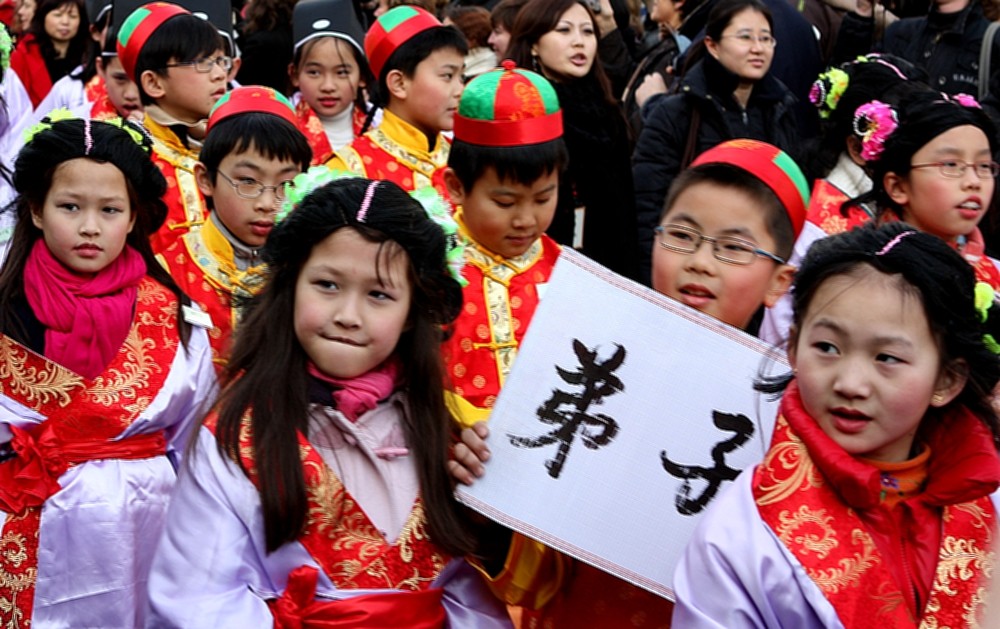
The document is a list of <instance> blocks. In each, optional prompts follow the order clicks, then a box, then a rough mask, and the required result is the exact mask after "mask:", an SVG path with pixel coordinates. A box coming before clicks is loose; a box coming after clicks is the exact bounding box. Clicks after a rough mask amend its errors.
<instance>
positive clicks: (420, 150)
mask: <svg viewBox="0 0 1000 629" xmlns="http://www.w3.org/2000/svg"><path fill="white" fill-rule="evenodd" d="M450 151H451V143H450V142H449V141H448V140H447V139H446V138H445V137H444V136H442V135H441V134H438V137H437V140H436V142H435V144H434V146H431V147H429V146H428V145H427V136H426V135H424V134H423V132H422V131H420V130H418V129H417V128H416V127H414V126H413V125H411V124H409V123H407V122H406V121H404V120H402V119H401V118H399V116H396V115H395V114H393V113H392V111H390V110H388V109H386V110H384V111H383V116H382V122H381V124H379V126H378V128H377V129H372V130H371V131H369V132H368V133H365V134H364V135H363V136H361V137H359V138H356V139H355V140H354V142H352V143H351V144H350V146H345V147H344V148H342V149H340V150H339V151H337V152H336V154H335V155H334V156H333V158H332V159H331V160H330V161H328V162H327V163H326V165H327V167H328V168H331V169H333V170H347V171H350V172H353V173H357V174H359V175H361V176H363V177H367V178H368V179H386V180H388V181H391V182H393V183H395V184H398V185H399V187H401V188H402V189H403V190H406V191H407V192H410V191H412V190H416V189H417V188H423V187H426V186H434V189H435V190H437V191H438V193H439V194H440V195H441V196H442V197H443V198H445V199H448V198H449V196H448V192H447V190H446V189H445V186H444V170H445V168H446V167H447V166H448V154H449V152H450Z"/></svg>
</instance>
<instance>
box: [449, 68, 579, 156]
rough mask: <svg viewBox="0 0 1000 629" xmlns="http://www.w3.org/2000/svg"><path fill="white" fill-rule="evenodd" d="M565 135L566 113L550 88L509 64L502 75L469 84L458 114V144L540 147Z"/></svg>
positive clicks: (537, 76) (493, 73)
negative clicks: (564, 114)
mask: <svg viewBox="0 0 1000 629" xmlns="http://www.w3.org/2000/svg"><path fill="white" fill-rule="evenodd" d="M562 133H563V120H562V110H561V109H559V98H558V97H557V96H556V91H555V89H553V88H552V84H551V83H549V82H548V80H546V79H545V77H543V76H541V75H540V74H536V73H534V72H532V71H530V70H525V69H523V68H517V67H515V65H514V62H513V61H511V60H509V59H508V60H506V61H504V62H503V68H502V69H497V70H491V71H489V72H486V73H485V74H480V75H479V76H477V77H476V78H474V79H472V80H471V81H469V84H468V85H466V86H465V91H464V92H462V100H460V101H459V103H458V113H456V114H455V139H456V140H461V141H462V142H468V143H469V144H477V145H479V146H524V145H526V144H540V143H542V142H548V141H550V140H555V139H557V138H560V137H562Z"/></svg>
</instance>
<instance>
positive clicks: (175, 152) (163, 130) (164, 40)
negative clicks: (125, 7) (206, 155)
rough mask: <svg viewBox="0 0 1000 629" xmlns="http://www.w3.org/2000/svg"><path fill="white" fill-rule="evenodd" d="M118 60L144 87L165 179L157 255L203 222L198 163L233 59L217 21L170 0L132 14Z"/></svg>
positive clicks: (147, 121)
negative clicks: (164, 206) (163, 217)
mask: <svg viewBox="0 0 1000 629" xmlns="http://www.w3.org/2000/svg"><path fill="white" fill-rule="evenodd" d="M118 59H119V60H120V61H121V64H122V67H123V68H125V72H126V73H127V74H128V75H129V76H130V77H132V79H133V80H135V82H136V84H137V85H138V86H139V99H140V100H141V102H142V104H143V106H144V107H145V116H144V118H143V124H144V126H145V127H146V129H147V130H148V131H149V133H150V134H151V135H152V136H153V148H154V161H155V162H156V164H157V166H159V167H160V170H162V171H163V175H164V177H166V178H167V196H166V197H165V199H164V201H166V203H167V220H166V222H165V223H164V225H163V227H162V228H160V230H159V231H158V232H157V233H156V234H155V235H154V236H153V239H152V244H153V251H154V252H156V253H159V252H161V251H164V250H165V249H166V248H167V247H169V246H170V245H171V244H173V243H174V242H176V241H177V240H180V238H181V236H183V235H184V233H185V232H186V231H188V230H189V229H191V228H192V227H194V226H197V225H200V224H201V223H203V222H204V220H205V216H206V214H207V212H206V209H205V202H204V200H203V199H202V198H201V195H200V194H199V192H198V186H197V184H196V181H195V174H194V167H195V164H196V163H197V162H198V149H199V148H200V146H201V140H202V139H204V137H205V124H206V119H207V118H208V113H209V112H210V111H211V110H212V107H213V106H214V105H215V103H216V101H218V100H219V99H220V98H222V95H223V94H225V93H226V78H227V75H228V72H229V70H231V69H232V67H233V66H232V63H233V60H232V58H230V57H228V56H226V54H225V52H224V43H223V40H222V38H221V36H220V35H219V33H218V32H217V31H216V29H215V27H214V26H212V25H211V24H209V23H208V22H206V21H205V20H202V19H201V18H198V17H195V16H194V15H191V14H190V13H189V12H188V11H187V10H185V9H182V8H181V7H179V6H177V5H176V4H170V3H168V2H153V3H151V4H147V5H144V6H142V7H140V8H138V9H136V10H135V11H133V12H132V13H131V14H129V16H128V18H126V19H125V21H124V22H123V24H122V27H121V30H119V31H118Z"/></svg>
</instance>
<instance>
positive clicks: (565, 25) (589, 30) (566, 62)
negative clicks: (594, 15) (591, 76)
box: [531, 4, 597, 81]
mask: <svg viewBox="0 0 1000 629" xmlns="http://www.w3.org/2000/svg"><path fill="white" fill-rule="evenodd" d="M531 54H532V56H534V57H535V58H537V59H538V63H539V64H540V65H541V67H542V72H543V74H545V76H546V77H548V78H550V79H553V80H555V81H560V80H565V79H579V78H582V77H584V76H586V75H587V74H588V73H589V72H590V69H591V67H593V65H594V59H595V57H596V55H597V31H596V29H595V28H594V22H593V20H591V19H590V14H589V13H587V10H586V9H585V8H583V6H581V5H579V4H574V5H573V6H572V7H570V8H569V9H567V10H566V12H565V13H563V14H562V15H561V16H560V17H559V21H558V22H556V25H555V27H554V28H553V29H552V30H551V31H549V32H548V33H545V34H544V35H542V36H541V38H539V40H538V43H536V44H535V45H534V46H532V47H531Z"/></svg>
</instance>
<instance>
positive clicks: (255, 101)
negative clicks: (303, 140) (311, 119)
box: [206, 85, 298, 131]
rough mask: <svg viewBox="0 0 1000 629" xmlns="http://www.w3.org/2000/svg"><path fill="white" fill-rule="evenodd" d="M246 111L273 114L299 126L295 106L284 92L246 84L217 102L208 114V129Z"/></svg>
mask: <svg viewBox="0 0 1000 629" xmlns="http://www.w3.org/2000/svg"><path fill="white" fill-rule="evenodd" d="M246 113H261V114H273V115H275V116H277V117H279V118H281V119H282V120H286V121H288V122H289V124H291V125H292V126H293V127H295V128H296V129H297V128H298V120H297V119H296V117H295V108H294V107H292V103H291V101H289V100H288V99H287V98H286V97H285V96H284V95H283V94H279V93H278V92H276V91H275V90H273V89H271V88H270V87H263V86H260V85H246V86H243V87H237V88H236V89H234V90H232V91H230V92H226V94H225V95H223V97H222V98H220V99H219V100H218V102H216V103H215V106H214V107H212V111H211V112H210V113H209V114H208V126H207V127H206V131H211V130H212V127H213V126H214V125H217V124H219V122H221V121H223V120H225V119H226V118H229V117H230V116H235V115H237V114H246Z"/></svg>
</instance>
